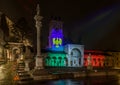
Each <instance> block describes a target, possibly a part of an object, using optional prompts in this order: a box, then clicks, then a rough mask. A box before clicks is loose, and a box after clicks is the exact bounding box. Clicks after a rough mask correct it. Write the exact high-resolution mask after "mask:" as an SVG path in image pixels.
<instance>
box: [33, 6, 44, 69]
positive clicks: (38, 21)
mask: <svg viewBox="0 0 120 85" xmlns="http://www.w3.org/2000/svg"><path fill="white" fill-rule="evenodd" d="M42 18H43V17H42V16H40V8H39V4H38V5H37V14H36V15H35V17H34V19H35V21H36V25H35V27H36V28H37V55H36V67H35V68H36V69H42V68H43V58H42V56H41V50H40V49H41V47H40V45H41V44H40V32H41V27H42V23H41V20H42Z"/></svg>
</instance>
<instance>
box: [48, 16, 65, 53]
mask: <svg viewBox="0 0 120 85" xmlns="http://www.w3.org/2000/svg"><path fill="white" fill-rule="evenodd" d="M62 28H63V22H62V21H61V20H60V18H58V17H55V18H54V19H52V20H51V21H50V23H49V48H50V49H51V50H54V51H63V30H62Z"/></svg>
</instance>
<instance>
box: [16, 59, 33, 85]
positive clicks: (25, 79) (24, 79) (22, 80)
mask: <svg viewBox="0 0 120 85" xmlns="http://www.w3.org/2000/svg"><path fill="white" fill-rule="evenodd" d="M24 69H25V63H24V61H22V60H21V61H20V62H19V63H18V65H17V75H18V76H19V80H18V82H17V83H18V84H20V85H23V84H26V85H28V84H30V85H32V83H33V78H32V77H31V76H30V74H29V73H28V72H27V71H25V70H24Z"/></svg>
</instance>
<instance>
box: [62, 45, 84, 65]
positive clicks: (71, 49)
mask: <svg viewBox="0 0 120 85" xmlns="http://www.w3.org/2000/svg"><path fill="white" fill-rule="evenodd" d="M64 51H65V52H66V53H67V55H66V57H67V60H68V61H67V64H68V65H67V66H68V67H82V66H83V59H84V45H77V44H67V45H65V48H64Z"/></svg>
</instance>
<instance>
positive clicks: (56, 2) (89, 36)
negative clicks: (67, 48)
mask: <svg viewBox="0 0 120 85" xmlns="http://www.w3.org/2000/svg"><path fill="white" fill-rule="evenodd" d="M10 1H11V2H10ZM37 3H39V4H40V14H41V16H43V17H44V18H43V21H42V23H43V27H42V37H41V40H42V47H45V46H46V45H47V44H48V43H47V42H48V29H49V27H48V24H49V21H50V19H51V16H59V17H61V19H62V21H63V22H64V28H63V30H64V34H65V39H66V40H67V41H68V42H72V43H75V44H83V45H85V49H91V50H95V49H96V50H116V51H118V50H119V51H120V0H0V11H1V12H3V13H5V14H6V15H7V16H8V17H9V18H10V19H11V20H13V21H14V22H17V21H18V20H20V19H21V18H24V19H25V20H26V21H27V23H28V25H29V26H30V27H31V28H32V31H33V29H34V30H35V26H34V18H33V17H34V15H35V13H36V5H37ZM25 29H26V28H25ZM28 30H30V29H28ZM34 34H35V33H33V35H34Z"/></svg>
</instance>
